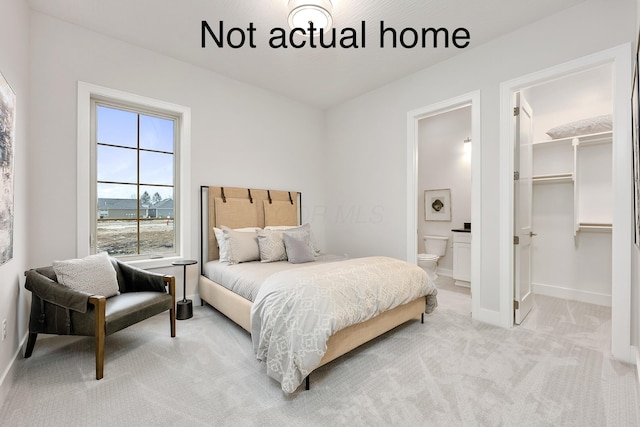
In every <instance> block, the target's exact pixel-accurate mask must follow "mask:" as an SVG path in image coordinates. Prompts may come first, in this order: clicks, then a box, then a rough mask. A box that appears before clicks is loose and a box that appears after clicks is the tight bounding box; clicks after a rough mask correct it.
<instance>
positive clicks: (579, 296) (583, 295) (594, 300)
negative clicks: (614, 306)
mask: <svg viewBox="0 0 640 427" xmlns="http://www.w3.org/2000/svg"><path fill="white" fill-rule="evenodd" d="M531 285H532V288H533V293H534V294H535V295H546V296H548V297H554V298H562V299H566V300H571V301H578V302H584V303H587V304H596V305H602V306H605V307H611V295H607V294H603V293H600V292H589V291H582V290H580V289H572V288H565V287H562V286H557V285H545V284H542V283H532V284H531Z"/></svg>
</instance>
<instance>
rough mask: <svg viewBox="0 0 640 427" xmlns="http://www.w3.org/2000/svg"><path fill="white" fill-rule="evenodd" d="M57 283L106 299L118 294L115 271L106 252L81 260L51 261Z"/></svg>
mask: <svg viewBox="0 0 640 427" xmlns="http://www.w3.org/2000/svg"><path fill="white" fill-rule="evenodd" d="M53 271H55V273H56V278H57V280H58V283H60V284H61V285H63V286H66V287H68V288H71V289H75V290H77V291H84V292H87V293H89V294H91V295H102V296H105V297H107V298H109V297H112V296H114V295H118V294H119V293H120V291H119V288H118V278H117V276H116V270H115V269H114V268H113V265H112V264H111V259H110V258H109V255H108V254H107V253H106V252H100V253H98V254H95V255H89V256H87V257H85V258H82V259H69V260H65V261H53Z"/></svg>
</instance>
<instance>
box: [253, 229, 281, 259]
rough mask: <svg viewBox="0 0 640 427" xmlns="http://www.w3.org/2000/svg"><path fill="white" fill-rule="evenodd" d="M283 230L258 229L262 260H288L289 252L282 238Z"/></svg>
mask: <svg viewBox="0 0 640 427" xmlns="http://www.w3.org/2000/svg"><path fill="white" fill-rule="evenodd" d="M282 233H283V231H282V230H260V231H258V247H259V248H260V262H274V261H286V260H287V252H286V251H285V248H284V240H282Z"/></svg>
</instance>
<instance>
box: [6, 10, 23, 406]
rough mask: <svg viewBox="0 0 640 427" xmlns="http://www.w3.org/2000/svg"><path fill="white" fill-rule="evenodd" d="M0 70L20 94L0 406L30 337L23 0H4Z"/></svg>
mask: <svg viewBox="0 0 640 427" xmlns="http://www.w3.org/2000/svg"><path fill="white" fill-rule="evenodd" d="M0 72H1V73H2V75H3V76H4V78H5V79H6V80H7V82H8V83H9V84H10V85H11V87H12V88H13V91H14V92H15V93H16V107H17V112H16V133H15V138H16V139H15V148H14V149H15V151H14V155H15V158H14V161H15V163H14V167H15V171H14V219H13V259H12V260H11V261H9V262H7V263H6V264H4V265H2V266H0V323H1V322H2V320H4V319H6V320H7V338H6V339H5V340H4V341H3V342H0V382H1V383H0V402H3V401H4V396H5V395H6V393H7V392H9V389H10V387H11V385H12V384H13V376H12V373H11V372H9V369H10V367H11V364H12V361H13V360H14V357H15V355H16V353H17V352H18V349H19V345H20V340H21V339H22V338H23V337H24V334H25V333H26V319H27V306H28V302H29V301H30V299H29V298H30V297H29V295H28V292H26V291H25V290H24V275H23V273H24V271H25V270H26V269H27V268H28V266H29V262H28V247H27V236H28V233H29V223H28V216H29V214H28V207H27V197H28V195H27V186H28V185H29V182H30V181H31V178H30V176H29V170H28V168H29V162H28V161H29V159H28V155H29V153H30V152H31V150H30V149H29V145H30V144H29V129H30V128H31V127H30V120H29V105H30V100H29V10H28V8H27V5H26V2H25V1H16V0H0Z"/></svg>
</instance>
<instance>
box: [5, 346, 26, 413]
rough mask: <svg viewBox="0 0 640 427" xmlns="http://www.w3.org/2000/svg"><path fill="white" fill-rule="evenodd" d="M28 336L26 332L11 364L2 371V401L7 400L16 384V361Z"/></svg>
mask: <svg viewBox="0 0 640 427" xmlns="http://www.w3.org/2000/svg"><path fill="white" fill-rule="evenodd" d="M27 337H28V334H25V336H24V338H23V339H22V340H21V341H20V345H19V346H18V348H17V349H16V352H15V354H14V355H13V357H12V358H11V362H10V363H9V366H7V368H6V369H5V370H4V372H3V373H2V378H0V402H5V401H6V400H7V396H8V395H9V393H10V392H11V389H12V388H13V387H14V386H15V380H16V374H17V372H16V368H15V366H16V364H15V361H16V359H18V355H20V354H21V352H22V348H23V347H24V343H25V342H26V341H27Z"/></svg>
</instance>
